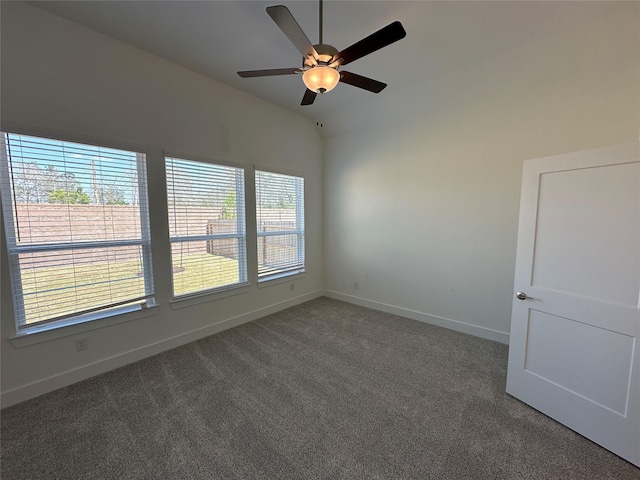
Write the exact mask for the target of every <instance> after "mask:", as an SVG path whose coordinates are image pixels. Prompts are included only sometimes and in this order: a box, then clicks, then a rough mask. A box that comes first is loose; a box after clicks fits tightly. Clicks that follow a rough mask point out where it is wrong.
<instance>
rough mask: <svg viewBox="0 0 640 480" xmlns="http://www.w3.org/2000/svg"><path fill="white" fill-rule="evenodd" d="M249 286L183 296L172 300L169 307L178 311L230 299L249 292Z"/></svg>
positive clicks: (244, 285)
mask: <svg viewBox="0 0 640 480" xmlns="http://www.w3.org/2000/svg"><path fill="white" fill-rule="evenodd" d="M249 287H250V285H249V284H248V283H247V284H243V285H242V286H239V287H232V288H229V289H227V290H218V291H215V290H214V291H205V292H202V293H195V294H193V295H185V296H183V297H177V298H174V299H173V300H171V301H170V302H169V306H170V307H171V308H172V309H173V310H178V309H180V308H185V307H191V306H193V305H199V304H201V303H206V302H211V301H213V300H218V299H220V298H226V297H232V296H234V295H240V294H242V293H248V292H249Z"/></svg>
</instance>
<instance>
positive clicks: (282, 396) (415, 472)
mask: <svg viewBox="0 0 640 480" xmlns="http://www.w3.org/2000/svg"><path fill="white" fill-rule="evenodd" d="M506 369H507V347H506V346H505V345H501V344H499V343H495V342H491V341H488V340H483V339H480V338H476V337H471V336H468V335H464V334H460V333H457V332H453V331H450V330H447V329H443V328H438V327H434V326H431V325H427V324H423V323H420V322H416V321H413V320H408V319H405V318H401V317H397V316H394V315H389V314H385V313H381V312H378V311H374V310H370V309H367V308H362V307H358V306H354V305H350V304H347V303H343V302H340V301H336V300H331V299H328V298H319V299H316V300H313V301H311V302H307V303H305V304H303V305H299V306H296V307H293V308H290V309H287V310H284V311H282V312H279V313H276V314H273V315H270V316H268V317H265V318H262V319H260V320H257V321H254V322H251V323H248V324H245V325H242V326H240V327H237V328H234V329H231V330H227V331H224V332H222V333H220V334H217V335H214V336H211V337H208V338H205V339H202V340H199V341H197V342H193V343H190V344H188V345H185V346H183V347H180V348H177V349H175V350H171V351H168V352H165V353H162V354H160V355H157V356H154V357H152V358H149V359H146V360H143V361H140V362H137V363H135V364H132V365H129V366H126V367H123V368H120V369H118V370H114V371H112V372H109V373H106V374H104V375H100V376H98V377H95V378H92V379H89V380H87V381H84V382H81V383H78V384H75V385H72V386H70V387H66V388H63V389H61V390H58V391H55V392H52V393H50V394H47V395H44V396H41V397H38V398H36V399H33V400H30V401H27V402H24V403H22V404H19V405H15V406H13V407H9V408H6V409H4V410H3V411H2V412H1V442H2V445H1V447H2V448H1V462H2V463H1V467H0V472H1V475H2V479H3V480H13V479H30V480H35V479H445V480H446V479H536V480H538V479H563V480H570V479H598V480H603V479H640V469H638V468H636V467H634V466H633V465H631V464H629V463H628V462H626V461H624V460H622V459H620V458H619V457H617V456H615V455H613V454H612V453H610V452H608V451H607V450H605V449H603V448H601V447H599V446H598V445H596V444H594V443H592V442H590V441H589V440H587V439H585V438H583V437H581V436H580V435H578V434H576V433H574V432H573V431H571V430H569V429H567V428H565V427H564V426H562V425H560V424H558V423H556V422H555V421H553V420H551V419H549V418H548V417H546V416H544V415H542V414H540V413H539V412H537V411H535V410H533V409H532V408H530V407H528V406H527V405H525V404H523V403H521V402H519V401H518V400H516V399H514V398H512V397H510V396H509V395H507V394H506V393H505V379H506Z"/></svg>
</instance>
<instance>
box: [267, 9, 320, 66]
mask: <svg viewBox="0 0 640 480" xmlns="http://www.w3.org/2000/svg"><path fill="white" fill-rule="evenodd" d="M267 13H268V14H269V16H270V17H271V18H272V19H273V21H274V22H276V25H278V27H280V30H282V33H284V34H285V35H286V36H287V38H288V39H289V41H290V42H291V43H293V45H294V47H296V48H297V49H298V51H299V52H300V53H301V54H302V56H303V57H306V56H307V55H311V56H313V58H315V59H316V60H317V59H318V52H316V49H315V48H314V47H313V44H312V43H311V41H310V40H309V38H308V37H307V36H306V35H305V33H304V32H303V31H302V28H300V25H298V22H296V19H295V18H293V15H291V12H290V11H289V9H288V8H287V7H285V6H284V5H275V6H273V7H267Z"/></svg>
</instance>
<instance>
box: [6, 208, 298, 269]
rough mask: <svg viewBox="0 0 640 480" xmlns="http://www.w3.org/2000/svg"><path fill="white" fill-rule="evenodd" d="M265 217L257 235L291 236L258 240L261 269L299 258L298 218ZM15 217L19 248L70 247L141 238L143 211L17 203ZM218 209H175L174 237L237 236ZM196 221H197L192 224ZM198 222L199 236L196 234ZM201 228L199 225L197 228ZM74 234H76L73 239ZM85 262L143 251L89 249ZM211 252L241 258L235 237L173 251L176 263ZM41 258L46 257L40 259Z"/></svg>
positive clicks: (286, 214)
mask: <svg viewBox="0 0 640 480" xmlns="http://www.w3.org/2000/svg"><path fill="white" fill-rule="evenodd" d="M262 212H263V213H264V214H265V215H266V216H268V218H277V219H278V220H270V221H262V222H260V224H259V225H257V228H258V232H273V231H292V234H291V235H277V236H264V237H263V236H259V238H258V262H259V264H260V265H265V264H267V265H268V264H270V263H273V262H274V261H275V262H282V261H283V259H289V258H291V259H295V258H296V248H297V241H298V240H297V236H296V235H295V233H293V232H295V228H296V224H295V215H294V214H292V212H291V210H286V209H282V210H280V209H273V210H265V209H263V210H262ZM13 214H14V215H15V216H16V220H17V222H16V223H17V225H18V232H17V235H18V241H19V243H45V242H46V243H69V242H78V241H94V240H125V239H131V238H136V237H139V236H140V209H139V207H138V206H136V205H79V204H73V205H64V204H51V203H19V204H17V205H16V208H15V210H14V211H13ZM216 215H220V212H219V209H214V208H210V207H193V206H192V207H185V208H183V209H176V210H175V211H174V213H173V214H172V216H171V217H170V218H169V227H170V229H171V232H172V234H178V235H184V234H187V233H193V234H204V233H206V234H228V233H236V232H237V220H236V219H228V220H227V219H216V218H215V216H216ZM194 220H195V222H194ZM194 223H195V231H194ZM198 225H200V226H198ZM70 232H73V234H71V233H70ZM78 253H79V254H81V255H82V259H83V260H84V261H87V262H100V261H108V262H115V261H124V260H134V259H137V258H139V256H140V251H139V247H117V248H113V247H112V248H108V249H90V250H83V251H81V252H78ZM196 253H208V254H211V255H219V256H223V257H227V258H233V259H235V260H237V259H238V242H237V240H236V239H234V238H225V239H217V240H207V241H198V242H185V243H179V244H174V245H173V246H172V255H173V258H174V259H177V258H179V256H180V255H190V254H196ZM29 256H30V261H31V262H33V264H34V265H35V264H36V263H37V261H36V260H38V259H39V260H41V261H43V262H46V263H47V264H48V265H49V266H52V265H54V264H64V263H67V262H68V256H66V253H65V252H60V254H59V259H58V260H56V257H57V256H58V252H55V251H50V252H47V253H34V254H29ZM41 257H42V258H41Z"/></svg>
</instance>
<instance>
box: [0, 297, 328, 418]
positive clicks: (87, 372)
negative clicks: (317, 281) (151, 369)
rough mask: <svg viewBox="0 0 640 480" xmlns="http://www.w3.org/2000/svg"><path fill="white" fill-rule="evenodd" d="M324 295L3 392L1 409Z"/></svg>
mask: <svg viewBox="0 0 640 480" xmlns="http://www.w3.org/2000/svg"><path fill="white" fill-rule="evenodd" d="M323 293H324V292H323V291H322V290H315V291H313V292H309V293H306V294H304V295H300V296H298V297H294V298H291V299H289V300H284V301H282V302H278V303H275V304H273V305H269V306H267V307H263V308H259V309H257V310H252V311H250V312H247V313H243V314H241V315H237V316H235V317H231V318H228V319H226V320H223V321H221V322H218V323H216V324H214V325H207V326H206V327H201V328H198V329H195V330H191V331H190V332H186V333H182V334H180V335H176V336H174V337H171V338H168V339H166V340H161V341H159V342H156V343H152V344H150V345H145V346H144V347H140V348H136V349H134V350H130V351H128V352H125V353H121V354H118V355H114V356H112V357H108V358H105V359H103V360H99V361H97V362H94V363H90V364H88V365H83V366H81V367H78V368H74V369H71V370H67V371H66V372H62V373H59V374H56V375H53V376H51V377H47V378H44V379H42V380H38V381H36V382H32V383H29V384H27V385H22V386H20V387H17V388H14V389H11V390H8V391H6V392H2V394H1V395H0V404H1V405H2V408H4V407H9V406H11V405H15V404H17V403H20V402H24V401H26V400H29V399H31V398H35V397H37V396H40V395H43V394H45V393H49V392H52V391H54V390H58V389H59V388H63V387H66V386H67V385H71V384H73V383H76V382H80V381H82V380H86V379H88V378H91V377H94V376H96V375H100V374H102V373H105V372H108V371H110V370H114V369H116V368H119V367H123V366H125V365H129V364H131V363H134V362H137V361H139V360H143V359H145V358H148V357H151V356H153V355H157V354H159V353H162V352H164V351H166V350H171V349H172V348H177V347H180V346H182V345H185V344H187V343H190V342H193V341H196V340H200V339H201V338H204V337H208V336H209V335H213V334H215V333H219V332H221V331H223V330H227V329H229V328H233V327H237V326H238V325H242V324H243V323H247V322H250V321H252V320H256V319H258V318H261V317H264V316H266V315H271V314H272V313H276V312H279V311H280V310H284V309H285V308H289V307H293V306H295V305H298V304H300V303H304V302H308V301H309V300H313V299H315V298H318V297H321V296H323Z"/></svg>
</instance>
